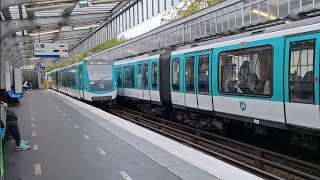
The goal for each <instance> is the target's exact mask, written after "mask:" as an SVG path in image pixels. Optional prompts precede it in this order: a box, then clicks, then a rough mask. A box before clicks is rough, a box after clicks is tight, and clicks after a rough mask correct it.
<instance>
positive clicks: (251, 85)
mask: <svg viewBox="0 0 320 180" xmlns="http://www.w3.org/2000/svg"><path fill="white" fill-rule="evenodd" d="M272 63H273V47H272V46H270V45H265V46H259V47H253V48H244V49H237V50H231V51H225V52H221V53H220V55H219V90H220V92H224V93H236V94H247V95H262V96H271V94H272V79H271V78H272Z"/></svg>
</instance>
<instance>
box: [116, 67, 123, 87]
mask: <svg viewBox="0 0 320 180" xmlns="http://www.w3.org/2000/svg"><path fill="white" fill-rule="evenodd" d="M117 84H118V87H119V88H122V74H121V67H118V68H117Z"/></svg>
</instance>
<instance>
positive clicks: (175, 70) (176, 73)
mask: <svg viewBox="0 0 320 180" xmlns="http://www.w3.org/2000/svg"><path fill="white" fill-rule="evenodd" d="M171 78H172V90H173V91H180V59H178V58H176V59H174V60H173V61H172V77H171Z"/></svg>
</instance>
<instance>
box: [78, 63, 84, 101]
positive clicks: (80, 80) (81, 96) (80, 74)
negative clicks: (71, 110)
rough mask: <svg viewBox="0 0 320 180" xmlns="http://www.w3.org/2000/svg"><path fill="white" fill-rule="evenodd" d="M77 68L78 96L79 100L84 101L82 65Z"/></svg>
mask: <svg viewBox="0 0 320 180" xmlns="http://www.w3.org/2000/svg"><path fill="white" fill-rule="evenodd" d="M78 68H79V94H80V99H84V91H83V75H82V72H83V70H82V65H80V66H79V67H78Z"/></svg>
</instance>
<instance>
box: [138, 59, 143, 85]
mask: <svg viewBox="0 0 320 180" xmlns="http://www.w3.org/2000/svg"><path fill="white" fill-rule="evenodd" d="M142 82H143V76H142V64H139V65H138V89H143V83H142Z"/></svg>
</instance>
